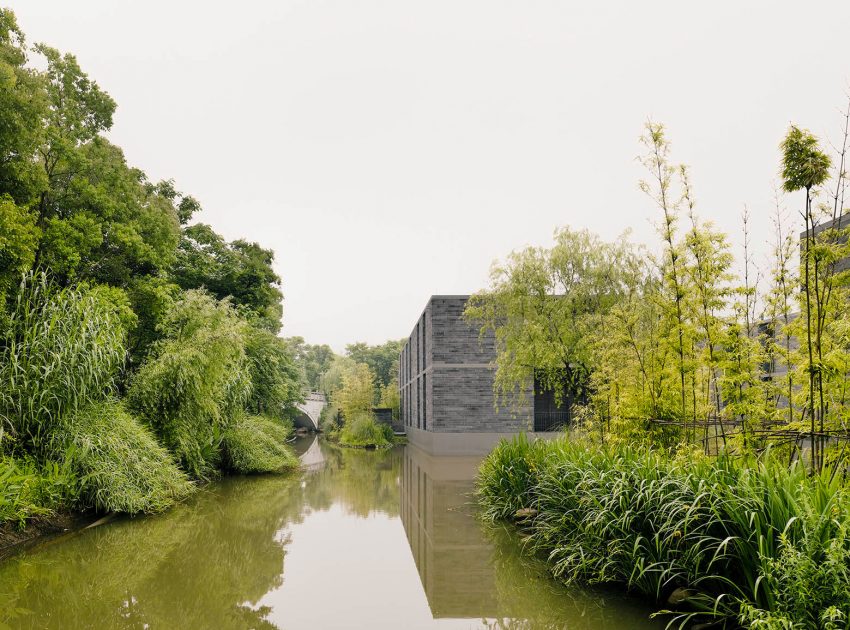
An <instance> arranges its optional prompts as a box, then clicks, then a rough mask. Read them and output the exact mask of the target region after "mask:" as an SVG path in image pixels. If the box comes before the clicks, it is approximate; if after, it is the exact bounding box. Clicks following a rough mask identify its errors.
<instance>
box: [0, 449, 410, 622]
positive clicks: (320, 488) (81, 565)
mask: <svg viewBox="0 0 850 630" xmlns="http://www.w3.org/2000/svg"><path fill="white" fill-rule="evenodd" d="M323 451H324V454H325V456H326V458H327V460H328V465H327V468H326V469H324V470H322V471H320V472H317V473H315V474H304V475H289V476H264V477H233V478H228V479H224V480H222V481H221V482H218V483H216V484H214V485H212V486H210V487H208V488H206V489H204V490H202V491H201V492H200V493H199V494H198V495H197V496H195V497H193V498H192V499H191V500H190V501H188V502H187V503H186V504H184V505H179V506H177V507H176V508H174V509H172V510H170V511H169V512H167V513H165V514H161V515H159V516H153V517H145V518H136V519H123V520H120V521H117V522H113V523H110V524H108V525H105V526H101V527H98V528H95V529H93V530H89V531H84V532H79V533H77V534H73V535H71V536H69V537H66V538H62V539H58V540H54V541H50V542H48V543H47V544H45V545H43V546H42V547H41V548H40V549H37V550H33V551H32V552H29V553H24V554H21V555H19V556H17V557H13V558H10V559H9V560H7V561H5V562H4V563H3V564H0V626H3V622H5V623H6V624H9V625H11V626H12V627H21V628H60V627H61V628H83V627H86V628H88V627H99V628H141V627H145V626H150V627H153V628H160V627H166V628H175V627H179V628H224V629H227V628H251V627H253V628H272V627H274V626H273V625H272V624H270V623H269V622H268V621H266V618H267V616H268V613H269V612H270V611H269V610H268V609H262V608H259V609H258V608H257V607H256V604H257V602H259V600H260V599H261V598H262V596H263V595H265V594H266V593H267V592H269V591H270V590H272V589H275V588H279V587H280V586H281V584H282V583H283V579H284V574H283V567H284V555H285V548H286V545H287V543H288V542H289V538H288V535H286V534H285V533H283V532H286V530H287V526H288V525H291V524H292V523H300V522H302V521H303V519H304V516H305V515H306V514H309V513H310V512H311V511H314V510H315V511H322V510H327V509H328V508H330V507H331V506H332V505H333V504H334V503H339V504H342V505H343V506H344V507H345V509H347V510H350V511H351V513H353V514H356V515H359V516H367V515H368V514H370V513H373V512H375V511H378V512H384V513H387V514H397V513H398V471H399V457H398V453H390V452H363V451H351V450H348V449H339V448H335V447H332V446H323Z"/></svg>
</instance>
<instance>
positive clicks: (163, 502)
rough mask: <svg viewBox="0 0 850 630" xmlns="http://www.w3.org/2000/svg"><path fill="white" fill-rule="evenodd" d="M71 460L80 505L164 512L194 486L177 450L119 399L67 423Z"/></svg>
mask: <svg viewBox="0 0 850 630" xmlns="http://www.w3.org/2000/svg"><path fill="white" fill-rule="evenodd" d="M68 427H69V428H68V434H67V436H66V437H65V442H66V444H67V445H68V460H69V461H70V462H71V463H72V468H73V470H74V471H75V473H76V475H77V477H78V479H79V491H78V492H79V494H78V499H77V505H78V507H83V508H94V509H96V510H98V511H102V512H113V511H117V512H126V513H128V514H136V513H140V512H159V511H162V510H164V509H166V508H168V507H170V506H171V505H173V504H174V503H175V502H176V501H178V500H180V499H182V498H184V497H185V496H187V495H188V494H189V493H191V491H192V489H193V485H192V483H191V482H190V481H189V478H188V477H187V476H186V474H185V473H184V472H183V471H181V470H180V468H179V467H178V466H177V463H176V462H175V460H174V458H173V457H172V455H171V454H170V453H169V452H168V451H167V450H166V449H165V448H164V447H162V446H161V445H160V444H159V443H158V442H157V441H156V438H155V437H154V435H153V433H152V432H151V431H150V429H148V428H147V427H145V426H143V425H142V424H141V423H140V422H139V421H138V420H137V419H136V418H134V417H133V416H131V415H130V414H129V413H128V412H127V411H126V410H125V409H124V407H123V406H122V405H121V404H120V403H119V402H118V401H116V400H107V401H105V402H99V403H94V404H92V405H89V406H88V407H85V408H84V409H81V410H80V411H79V412H78V413H77V414H75V416H74V418H73V419H72V421H71V422H69V423H68Z"/></svg>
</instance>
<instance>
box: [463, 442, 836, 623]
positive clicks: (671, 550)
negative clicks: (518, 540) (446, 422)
mask: <svg viewBox="0 0 850 630" xmlns="http://www.w3.org/2000/svg"><path fill="white" fill-rule="evenodd" d="M477 493H478V499H479V501H480V503H481V506H482V508H483V510H484V518H485V519H487V520H490V521H499V520H511V521H513V522H514V523H515V524H516V525H517V527H519V528H520V529H521V530H522V531H523V534H524V535H526V536H527V539H526V541H527V542H526V548H527V549H528V550H530V551H531V552H533V553H536V554H540V555H543V556H544V557H546V558H548V566H549V570H550V572H551V573H552V575H554V576H555V577H556V578H558V579H559V580H562V581H563V582H565V583H568V584H570V583H584V584H596V583H600V584H612V585H619V586H621V587H622V588H624V589H625V590H628V591H631V592H637V593H640V594H642V595H644V596H645V597H647V598H649V599H651V600H652V601H654V602H656V604H657V605H658V606H659V608H662V609H665V610H666V611H672V612H670V613H669V614H670V616H671V618H672V620H673V621H674V622H676V624H677V625H678V624H679V623H682V622H684V623H686V624H696V623H711V622H718V623H726V622H731V623H733V624H740V625H743V626H752V627H759V628H791V627H793V628H812V629H815V628H818V629H819V628H843V627H846V620H847V619H850V571H848V566H850V535H848V532H850V498H849V497H848V490H847V487H846V486H845V485H844V483H843V481H842V480H841V479H840V478H837V477H830V475H829V474H827V473H822V474H819V475H815V476H809V475H808V474H807V472H806V470H805V469H803V467H801V466H793V467H791V468H788V467H787V465H785V464H784V463H779V462H774V461H772V460H770V459H769V458H766V459H764V460H760V461H756V460H752V461H746V462H744V461H739V460H733V459H731V458H717V459H713V458H712V459H710V458H706V457H702V456H701V455H699V454H697V453H692V452H687V453H680V454H679V455H678V456H675V455H669V454H667V453H664V452H660V451H653V450H649V449H638V448H629V447H619V448H617V447H610V448H599V447H595V446H587V445H582V444H579V443H575V442H571V441H568V440H565V439H561V440H557V441H553V442H545V441H537V442H534V443H530V442H528V441H527V440H525V438H524V436H521V437H520V438H518V439H516V440H514V441H512V442H502V443H501V444H499V445H498V446H497V447H496V449H494V451H493V452H492V453H491V454H490V455H489V456H488V457H487V458H486V459H485V460H484V462H483V463H482V465H481V468H480V471H479V475H478V479H477Z"/></svg>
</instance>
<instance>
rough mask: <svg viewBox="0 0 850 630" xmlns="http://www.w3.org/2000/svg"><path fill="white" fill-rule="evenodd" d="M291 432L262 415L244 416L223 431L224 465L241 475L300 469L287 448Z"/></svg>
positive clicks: (288, 428) (279, 423)
mask: <svg viewBox="0 0 850 630" xmlns="http://www.w3.org/2000/svg"><path fill="white" fill-rule="evenodd" d="M290 432H291V429H290V427H289V426H286V425H284V424H282V423H281V422H279V421H276V420H272V419H271V418H264V417H263V416H248V415H245V416H241V417H239V418H237V419H236V420H234V421H233V423H232V424H231V426H230V427H228V428H227V430H226V431H225V432H224V440H223V452H224V465H225V466H226V468H227V469H228V470H232V471H234V472H238V473H265V472H275V471H280V470H282V469H284V468H297V467H298V458H297V457H295V455H294V454H293V452H292V451H291V450H290V449H289V448H288V447H287V446H286V440H287V438H288V437H289V434H290Z"/></svg>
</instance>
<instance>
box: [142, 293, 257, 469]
mask: <svg viewBox="0 0 850 630" xmlns="http://www.w3.org/2000/svg"><path fill="white" fill-rule="evenodd" d="M246 330H247V323H246V322H245V321H244V320H243V319H241V318H240V317H239V315H238V313H237V312H236V310H235V309H234V308H233V307H232V306H231V305H230V303H229V302H227V301H217V300H216V299H215V298H213V297H212V296H210V295H209V294H208V293H206V292H204V291H187V292H186V293H185V294H184V296H183V297H182V299H181V300H179V301H178V302H176V303H175V304H174V307H173V308H172V309H171V311H170V312H169V313H168V314H167V315H166V316H165V317H164V319H163V320H162V322H161V323H160V325H159V331H160V333H161V334H162V339H160V340H159V341H157V342H156V343H155V344H154V345H153V347H152V349H151V351H150V354H149V355H148V358H147V360H146V361H145V363H144V364H143V365H142V366H141V367H140V368H139V371H138V372H137V373H136V375H135V378H134V379H133V382H132V383H131V386H130V389H129V392H128V403H129V408H130V409H131V410H132V411H133V412H135V413H136V414H138V415H139V416H141V418H143V419H144V420H145V421H146V422H147V423H148V425H149V426H151V427H153V429H154V431H155V432H156V434H157V435H158V436H159V438H160V439H161V440H162V441H163V443H164V444H165V446H166V447H167V448H168V449H169V450H170V451H171V452H172V453H174V455H175V456H176V457H177V459H178V461H179V462H180V464H181V466H182V467H183V468H184V470H186V471H187V472H188V473H189V474H190V475H191V476H192V477H194V478H196V479H202V480H203V479H209V478H210V477H211V476H213V475H214V474H215V473H216V470H217V468H218V467H219V466H220V464H221V441H222V438H223V435H224V432H225V430H226V429H227V427H228V424H229V423H230V421H231V420H232V419H233V418H235V417H236V415H237V414H238V413H240V412H241V409H242V407H243V405H244V403H245V401H246V400H247V397H248V395H249V392H250V377H249V373H248V368H247V361H246V355H245V335H246Z"/></svg>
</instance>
